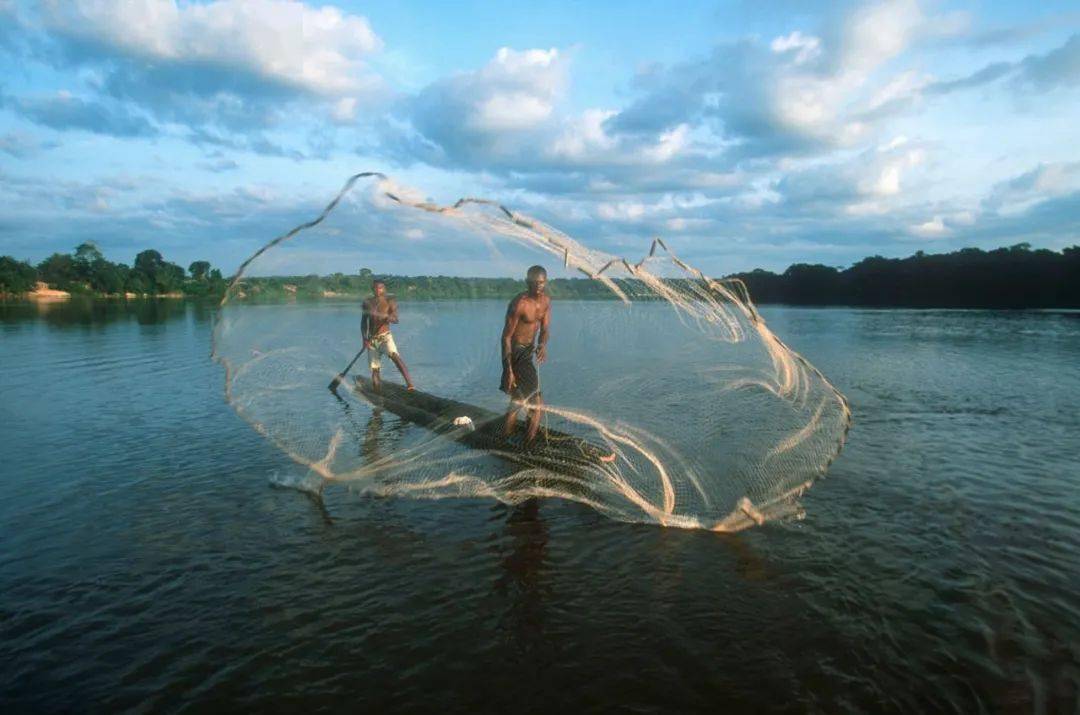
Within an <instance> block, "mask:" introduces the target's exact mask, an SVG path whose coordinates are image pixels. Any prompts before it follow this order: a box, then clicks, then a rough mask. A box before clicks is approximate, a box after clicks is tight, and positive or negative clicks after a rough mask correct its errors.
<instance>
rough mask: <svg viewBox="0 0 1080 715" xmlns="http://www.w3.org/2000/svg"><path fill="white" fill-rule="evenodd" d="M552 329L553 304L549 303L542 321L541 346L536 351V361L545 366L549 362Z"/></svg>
mask: <svg viewBox="0 0 1080 715" xmlns="http://www.w3.org/2000/svg"><path fill="white" fill-rule="evenodd" d="M550 327H551V303H550V302H549V303H548V306H547V310H545V311H544V318H543V320H541V321H540V345H539V347H538V348H537V349H536V361H537V362H538V363H541V364H543V362H544V361H545V360H547V341H548V334H549V331H548V329H549V328H550Z"/></svg>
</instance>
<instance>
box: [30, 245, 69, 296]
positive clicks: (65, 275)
mask: <svg viewBox="0 0 1080 715" xmlns="http://www.w3.org/2000/svg"><path fill="white" fill-rule="evenodd" d="M37 270H38V275H39V276H40V277H41V280H43V281H45V282H46V283H48V284H49V285H50V286H52V287H53V288H57V289H59V290H66V289H68V288H70V287H71V284H72V283H73V282H74V281H76V280H78V278H79V274H78V270H77V268H76V265H75V259H73V258H72V257H71V254H69V253H54V254H52V255H51V256H49V257H48V258H46V259H45V260H44V261H42V262H41V263H39V264H38V266H37Z"/></svg>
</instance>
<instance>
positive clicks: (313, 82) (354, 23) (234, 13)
mask: <svg viewBox="0 0 1080 715" xmlns="http://www.w3.org/2000/svg"><path fill="white" fill-rule="evenodd" d="M41 16H42V20H43V23H44V25H45V27H46V28H48V29H49V30H50V31H51V32H52V33H53V34H55V35H57V36H60V37H63V38H66V39H67V40H69V41H70V42H72V43H75V44H76V45H78V46H81V47H84V48H93V49H94V50H97V51H98V52H100V53H102V54H108V55H113V56H115V57H129V58H134V59H139V60H151V61H154V62H161V63H164V64H173V65H187V66H189V67H195V66H203V67H206V66H217V67H222V68H227V69H229V70H230V71H232V72H240V73H243V74H250V75H253V76H257V77H260V78H263V79H265V80H266V81H267V82H270V83H276V84H282V85H286V86H290V87H295V88H298V89H302V90H306V91H310V92H313V93H317V94H325V95H330V96H339V95H343V94H348V93H352V92H357V91H359V90H362V89H364V87H365V83H367V82H370V81H372V79H373V78H372V77H370V76H369V75H368V73H367V71H366V66H365V64H364V57H365V56H366V55H369V54H371V53H372V52H375V51H377V50H378V49H380V48H381V47H382V41H381V40H380V39H379V37H378V36H377V35H376V34H375V32H374V31H373V30H372V28H371V25H370V24H369V23H368V21H367V20H366V19H365V18H363V17H360V16H357V15H348V14H345V13H342V12H341V11H340V10H338V9H337V8H334V7H330V6H326V7H321V8H311V7H308V6H307V5H305V4H304V3H301V2H294V1H291V0H218V1H217V2H212V3H209V4H206V5H195V4H190V5H189V4H183V5H178V4H177V3H176V2H175V1H174V0H142V1H141V2H136V3H132V2H124V1H123V0H46V2H45V3H44V4H43V7H42V13H41Z"/></svg>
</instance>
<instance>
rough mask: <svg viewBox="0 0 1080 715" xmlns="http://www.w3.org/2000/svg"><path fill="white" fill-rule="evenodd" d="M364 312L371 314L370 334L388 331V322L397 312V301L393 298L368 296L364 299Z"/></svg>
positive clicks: (380, 333)
mask: <svg viewBox="0 0 1080 715" xmlns="http://www.w3.org/2000/svg"><path fill="white" fill-rule="evenodd" d="M364 312H365V313H367V314H368V315H369V316H371V318H370V320H371V335H372V336H375V335H382V334H383V333H387V332H390V323H391V322H392V318H393V317H395V314H396V313H397V302H396V301H395V300H394V299H393V298H386V297H382V298H368V299H367V300H365V301H364Z"/></svg>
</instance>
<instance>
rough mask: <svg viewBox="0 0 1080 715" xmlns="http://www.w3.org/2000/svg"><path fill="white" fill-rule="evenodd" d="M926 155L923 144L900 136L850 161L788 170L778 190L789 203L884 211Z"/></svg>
mask: <svg viewBox="0 0 1080 715" xmlns="http://www.w3.org/2000/svg"><path fill="white" fill-rule="evenodd" d="M925 158H926V150H925V148H924V147H923V146H921V145H919V144H916V143H913V142H910V141H909V140H908V139H907V138H906V137H903V136H899V137H895V138H893V139H892V140H891V141H889V142H886V143H884V144H882V145H880V146H878V147H875V148H872V149H869V150H867V151H864V152H862V153H861V154H859V155H857V156H856V157H854V158H853V159H850V160H847V161H843V162H831V163H827V164H820V165H816V166H811V167H809V168H806V169H802V170H792V171H789V172H787V173H786V174H785V175H784V176H783V178H781V179H780V180H779V181H778V182H777V186H776V190H777V192H778V193H779V194H780V196H781V197H782V198H783V201H784V202H785V204H787V205H788V206H797V207H800V208H804V209H811V208H815V207H817V208H820V209H823V210H826V211H837V212H839V211H843V212H845V213H847V214H849V215H866V214H876V213H883V212H884V211H886V210H887V209H888V207H889V206H890V205H891V203H890V200H891V199H894V198H901V196H900V195H901V192H902V188H903V180H904V177H905V175H906V174H908V173H910V172H911V171H912V170H913V169H915V168H916V167H919V166H920V165H922V164H923V162H924V161H925Z"/></svg>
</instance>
